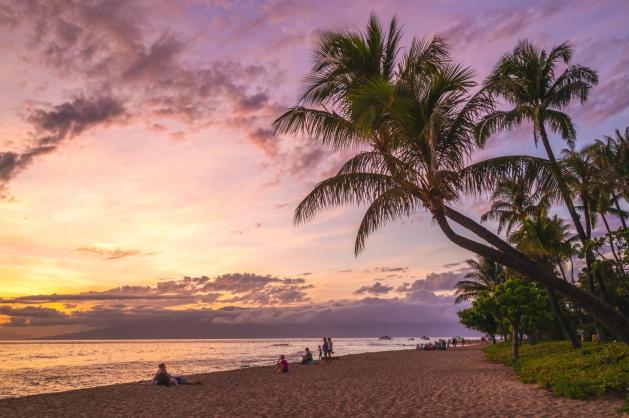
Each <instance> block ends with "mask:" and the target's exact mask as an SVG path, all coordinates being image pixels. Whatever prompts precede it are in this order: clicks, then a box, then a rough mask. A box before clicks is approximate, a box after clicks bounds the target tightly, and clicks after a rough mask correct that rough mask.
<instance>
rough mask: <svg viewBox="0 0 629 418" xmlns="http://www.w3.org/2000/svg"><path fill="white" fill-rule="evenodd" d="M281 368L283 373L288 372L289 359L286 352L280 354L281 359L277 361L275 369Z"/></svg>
mask: <svg viewBox="0 0 629 418" xmlns="http://www.w3.org/2000/svg"><path fill="white" fill-rule="evenodd" d="M278 370H281V371H282V373H288V361H286V357H284V354H282V355H281V356H280V359H279V360H278V361H277V367H275V370H274V371H278Z"/></svg>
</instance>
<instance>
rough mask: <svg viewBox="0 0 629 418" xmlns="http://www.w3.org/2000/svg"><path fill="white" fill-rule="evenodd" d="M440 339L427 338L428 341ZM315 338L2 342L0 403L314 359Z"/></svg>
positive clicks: (355, 348)
mask: <svg viewBox="0 0 629 418" xmlns="http://www.w3.org/2000/svg"><path fill="white" fill-rule="evenodd" d="M409 338H413V337H404V338H401V337H400V338H395V339H393V340H378V339H377V338H333V339H332V341H333V343H334V355H335V356H338V355H346V354H357V353H366V352H372V351H387V350H404V349H412V348H414V347H415V345H416V344H417V343H419V342H422V343H426V342H428V341H427V340H420V339H419V338H417V337H415V338H414V339H413V340H410V339H409ZM436 339H438V337H437V338H431V340H432V341H434V340H436ZM319 344H321V340H320V339H318V338H293V339H291V338H281V339H240V340H232V339H230V340H209V339H208V340H108V341H0V398H9V397H18V396H26V395H35V394H39V393H49V392H60V391H66V390H73V389H81V388H89V387H95V386H104V385H111V384H116V383H129V382H138V381H148V380H150V379H151V378H152V376H153V374H154V373H155V371H156V370H157V365H158V364H159V363H162V362H164V363H166V366H167V368H168V371H169V372H170V373H171V374H174V375H189V374H195V373H210V372H217V371H223V370H234V369H240V368H245V367H254V366H268V365H273V364H275V361H276V360H277V358H278V357H279V355H280V354H284V355H285V356H287V357H288V359H289V361H298V360H300V358H301V355H302V354H303V352H304V349H305V347H308V348H310V350H311V351H312V353H313V354H314V356H315V358H316V357H317V354H318V349H317V346H318V345H319Z"/></svg>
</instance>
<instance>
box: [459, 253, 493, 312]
mask: <svg viewBox="0 0 629 418" xmlns="http://www.w3.org/2000/svg"><path fill="white" fill-rule="evenodd" d="M466 262H467V265H468V266H469V267H470V268H471V269H472V271H470V272H469V273H467V274H466V275H465V279H464V280H459V281H458V282H457V284H456V285H455V288H456V295H457V297H456V299H455V300H454V303H461V302H464V301H467V300H474V299H476V298H477V297H478V295H479V294H480V293H481V292H487V293H489V294H491V293H492V292H493V291H494V290H495V289H496V286H498V285H499V284H501V283H504V281H505V279H506V278H505V269H504V267H503V266H502V265H501V264H498V263H496V262H494V261H491V260H487V259H486V258H482V257H481V258H479V260H478V261H477V260H466Z"/></svg>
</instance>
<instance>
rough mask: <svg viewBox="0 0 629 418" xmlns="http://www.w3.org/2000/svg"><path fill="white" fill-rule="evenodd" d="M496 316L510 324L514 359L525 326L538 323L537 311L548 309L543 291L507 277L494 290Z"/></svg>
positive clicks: (523, 281)
mask: <svg viewBox="0 0 629 418" xmlns="http://www.w3.org/2000/svg"><path fill="white" fill-rule="evenodd" d="M493 298H494V301H495V305H496V312H497V318H502V319H503V320H506V321H507V322H508V323H509V325H510V326H511V337H512V338H511V358H513V359H514V360H516V359H517V358H518V357H519V355H520V353H519V348H520V336H521V335H522V333H523V331H524V330H525V329H526V328H527V326H531V325H532V324H538V323H539V321H540V316H539V314H538V312H543V311H548V304H547V302H546V297H545V295H544V292H543V291H542V290H540V289H538V288H537V287H534V286H531V285H530V284H529V283H528V282H526V281H525V280H522V279H513V278H511V279H508V280H507V281H506V282H504V283H503V284H501V285H499V286H498V287H496V291H495V292H494V296H493Z"/></svg>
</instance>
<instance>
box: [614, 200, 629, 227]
mask: <svg viewBox="0 0 629 418" xmlns="http://www.w3.org/2000/svg"><path fill="white" fill-rule="evenodd" d="M612 200H613V201H614V206H616V210H617V211H618V217H619V218H620V224H621V225H622V227H623V228H626V227H627V223H626V222H625V215H623V214H622V209H621V208H620V203H619V201H618V196H616V193H614V192H612Z"/></svg>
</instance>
